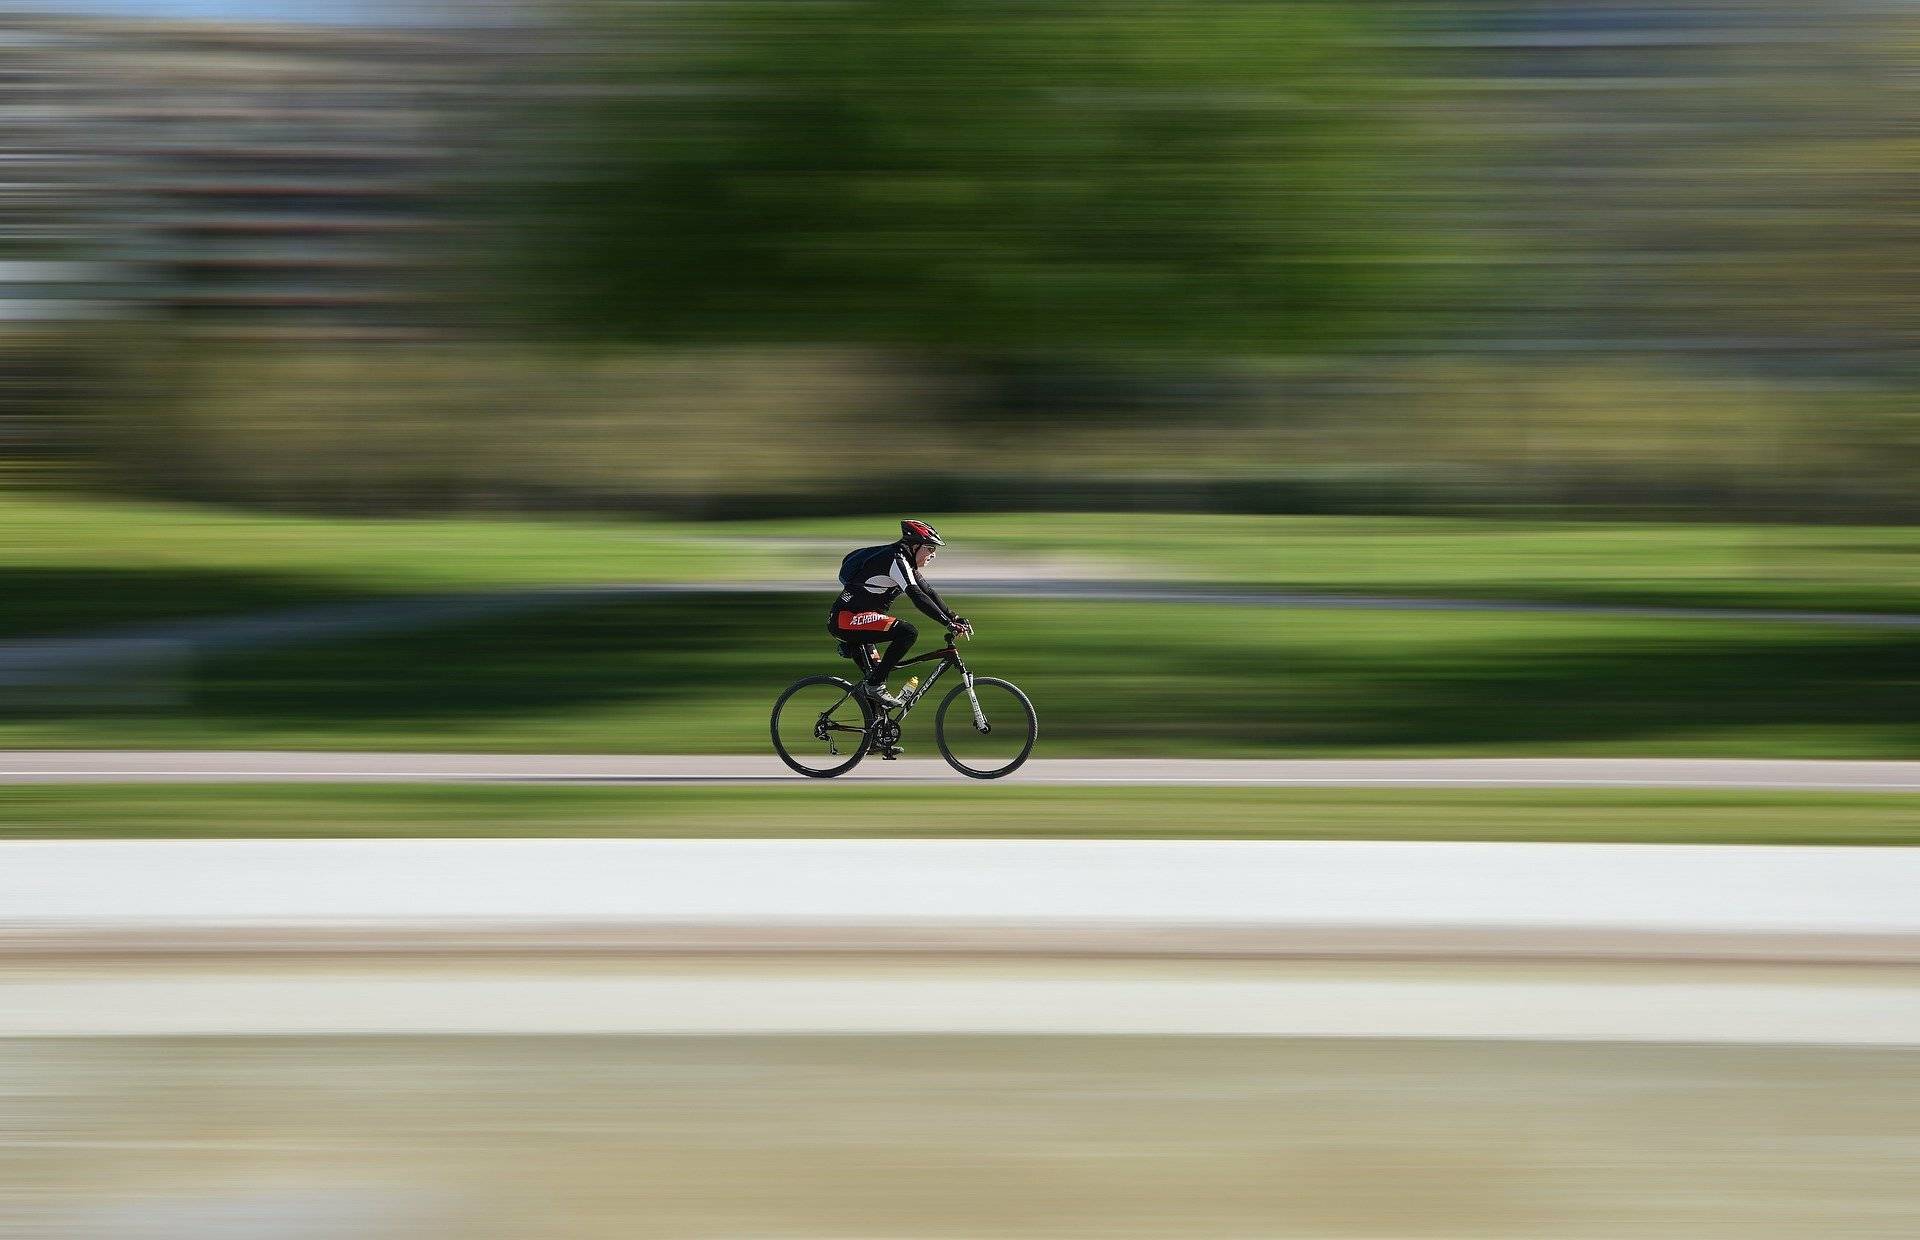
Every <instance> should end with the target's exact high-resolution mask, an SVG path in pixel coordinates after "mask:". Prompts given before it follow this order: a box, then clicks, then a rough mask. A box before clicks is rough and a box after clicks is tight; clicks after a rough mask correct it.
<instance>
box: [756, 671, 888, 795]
mask: <svg viewBox="0 0 1920 1240" xmlns="http://www.w3.org/2000/svg"><path fill="white" fill-rule="evenodd" d="M772 727H773V745H774V751H775V752H776V753H778V754H779V755H780V758H781V760H782V761H784V762H785V763H786V764H787V765H788V766H790V767H792V768H793V769H794V770H796V771H799V772H800V773H802V774H804V775H816V776H828V775H838V774H840V773H841V772H843V771H846V770H850V769H851V768H852V767H853V766H854V764H855V763H857V762H859V761H860V759H861V757H863V756H864V755H865V753H866V733H867V727H866V721H865V717H864V715H863V713H862V711H861V709H860V704H859V703H858V702H857V701H855V700H854V698H853V696H852V694H851V693H850V692H849V691H848V688H847V686H846V685H845V683H844V682H842V681H838V680H835V679H833V678H831V677H825V676H816V677H810V678H808V679H806V680H803V681H801V682H799V683H798V684H796V685H794V686H793V687H792V688H790V689H788V690H787V691H786V693H784V694H783V695H781V698H780V700H779V702H778V703H776V704H775V706H774V712H773V721H772ZM842 735H845V736H847V737H848V738H849V739H848V742H847V743H845V744H843V743H842V742H841V740H840V737H841V736H842Z"/></svg>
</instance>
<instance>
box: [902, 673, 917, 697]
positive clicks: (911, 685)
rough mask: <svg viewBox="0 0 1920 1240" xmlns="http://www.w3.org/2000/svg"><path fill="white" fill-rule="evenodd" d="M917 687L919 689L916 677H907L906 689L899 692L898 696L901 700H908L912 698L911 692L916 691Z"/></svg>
mask: <svg viewBox="0 0 1920 1240" xmlns="http://www.w3.org/2000/svg"><path fill="white" fill-rule="evenodd" d="M919 687H920V678H919V677H918V676H909V677H907V687H906V688H905V689H903V690H901V691H900V696H901V697H903V698H910V697H912V696H913V691H914V690H915V689H918V688H919Z"/></svg>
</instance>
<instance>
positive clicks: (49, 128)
mask: <svg viewBox="0 0 1920 1240" xmlns="http://www.w3.org/2000/svg"><path fill="white" fill-rule="evenodd" d="M4 37H5V39H6V41H7V42H6V47H7V48H8V50H9V52H10V53H11V58H12V60H13V61H14V64H15V66H16V69H15V72H14V73H12V74H10V75H9V80H8V85H9V86H10V87H12V88H13V89H14V90H16V91H30V92H32V93H33V95H34V98H35V102H34V103H33V104H32V105H31V106H30V107H28V106H20V107H15V108H13V109H11V110H10V112H9V114H8V117H7V118H6V120H4V121H0V124H9V133H8V137H9V138H11V137H12V136H13V132H14V131H16V130H25V131H30V142H29V143H27V144H23V145H22V146H20V147H14V146H12V145H11V144H10V145H9V149H10V150H11V149H23V150H27V151H29V152H30V155H29V156H27V157H25V158H23V159H22V160H19V161H16V160H13V159H12V158H11V157H10V159H9V162H10V163H11V164H12V165H13V166H12V167H11V168H9V169H8V171H7V172H6V173H5V182H6V184H5V187H4V191H0V192H3V193H4V196H5V199H6V202H7V210H8V214H7V216H6V217H5V218H6V220H7V224H6V227H7V229H8V233H9V236H10V238H12V239H13V243H14V245H15V246H16V248H17V249H18V250H19V251H20V252H21V253H22V254H27V255H33V256H35V258H36V259H38V260H39V261H38V263H37V265H36V266H34V267H33V268H32V271H31V272H28V271H27V269H26V268H21V269H20V271H21V272H22V273H23V274H32V275H34V276H35V279H34V281H32V283H34V284H35V286H36V288H37V290H38V292H39V293H42V294H44V293H46V292H47V291H48V290H47V289H46V288H45V285H46V283H47V281H48V280H49V279H52V278H54V274H55V269H54V268H53V267H50V266H49V265H48V262H47V261H46V256H47V255H51V254H58V255H60V256H61V257H62V258H63V259H77V258H81V257H84V258H85V259H86V260H87V261H88V262H89V263H91V264H92V266H90V267H79V268H73V269H71V270H70V271H68V272H67V274H68V275H69V276H77V277H82V278H86V279H88V280H89V281H101V280H106V279H107V278H108V277H107V274H106V273H108V272H111V273H113V276H112V284H113V285H114V292H115V294H116V296H117V297H118V298H119V299H120V300H121V301H122V302H123V304H125V305H126V306H128V307H129V308H131V309H132V310H133V311H135V312H136V313H139V314H142V315H151V316H159V317H165V318H168V319H171V320H174V321H177V322H178V323H180V324H183V325H187V326H190V327H193V328H196V329H203V330H209V331H214V332H218V333H221V334H227V333H233V332H242V333H246V334H262V333H264V334H275V335H278V334H297V335H310V334H320V335H363V334H376V335H390V334H396V333H412V332H421V331H432V330H435V329H437V328H441V327H444V326H445V317H446V314H445V308H444V306H442V305H440V304H438V300H439V299H438V298H437V297H436V292H437V290H438V289H439V288H440V287H441V286H442V284H443V282H444V281H443V277H444V274H445V270H446V264H447V263H448V261H449V257H450V255H451V254H452V253H453V251H454V250H455V249H456V246H455V244H454V240H453V236H452V233H453V231H454V220H455V217H456V215H457V209H456V208H457V203H456V201H455V199H454V196H453V195H452V194H450V192H449V188H448V187H449V182H450V179H451V177H452V175H453V170H454V168H455V167H456V165H457V162H458V160H459V158H460V149H461V145H462V136H461V135H462V134H463V133H471V132H473V128H472V127H471V126H472V124H473V122H474V115H475V112H476V109H475V107H474V106H473V105H474V96H475V92H476V90H477V89H478V85H479V81H480V80H481V79H482V78H483V77H484V74H483V73H482V72H481V71H480V66H481V65H482V64H483V63H484V62H485V61H486V58H487V56H488V55H489V49H487V48H486V47H485V46H483V45H482V44H481V42H480V40H481V39H482V38H483V37H484V36H482V35H478V34H432V33H417V32H406V31H395V30H390V29H381V30H374V29H368V30H359V29H353V30H344V29H334V28H321V27H280V26H265V25H209V24H198V23H186V22H162V21H140V22H132V21H95V20H65V19H56V18H38V19H33V18H15V19H13V20H12V21H11V22H9V23H8V25H7V28H6V29H5V31H4ZM6 270H7V269H6V268H0V278H4V277H5V273H6ZM63 270H64V269H63ZM69 291H77V290H69ZM22 300H23V301H24V300H25V299H24V298H22ZM87 300H88V299H86V298H81V297H79V296H74V297H71V298H67V299H65V304H61V299H58V298H56V299H54V301H53V303H52V304H44V303H46V302H47V299H46V298H45V297H41V301H42V303H43V304H42V305H41V306H40V307H39V309H38V313H41V314H46V315H55V316H59V315H62V314H65V315H67V316H69V317H81V316H83V315H84V314H85V313H86V312H87V309H86V306H85V305H84V304H83V303H84V302H86V301H87Z"/></svg>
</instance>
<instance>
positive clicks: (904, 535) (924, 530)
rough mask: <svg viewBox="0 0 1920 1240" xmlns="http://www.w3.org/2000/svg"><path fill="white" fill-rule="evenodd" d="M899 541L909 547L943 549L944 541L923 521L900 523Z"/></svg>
mask: <svg viewBox="0 0 1920 1240" xmlns="http://www.w3.org/2000/svg"><path fill="white" fill-rule="evenodd" d="M900 541H901V542H903V543H905V544H906V545H907V546H909V547H944V546H946V545H947V544H946V541H945V540H944V539H942V538H941V537H940V535H939V532H938V531H936V530H935V529H934V528H933V527H932V526H931V525H928V524H927V523H926V522H925V521H902V522H901V523H900Z"/></svg>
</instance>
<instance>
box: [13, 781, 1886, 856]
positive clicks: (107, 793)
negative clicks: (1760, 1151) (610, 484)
mask: <svg viewBox="0 0 1920 1240" xmlns="http://www.w3.org/2000/svg"><path fill="white" fill-rule="evenodd" d="M955 778H956V780H957V779H958V777H957V776H956V777H955ZM1914 807H1915V801H1914V799H1913V798H1912V797H1903V796H1897V795H1883V794H1863V793H1847V794H1814V793H1760V792H1692V791H1688V792H1670V791H1635V790H1612V789H1581V790H1564V791H1563V790H1555V791H1520V790H1472V791H1455V790H1409V789H1389V790H1384V791H1383V790H1379V789H1337V788H1332V789H1326V788H1208V787H1179V788H1155V787H1130V788H1126V789H1112V788H1070V787H1024V786H1022V785H1020V784H1019V783H1017V782H1010V783H1006V784H995V785H986V786H981V785H974V784H968V785H966V786H960V785H958V784H956V785H955V786H954V787H950V788H949V787H942V786H938V785H907V786H902V785H898V784H895V785H891V786H887V785H874V784H868V785H860V784H858V783H837V784H815V783H807V782H804V781H801V780H800V779H799V777H797V776H796V777H795V781H794V783H793V784H792V785H791V786H787V787H773V786H764V785H762V786H750V787H711V786H709V787H688V786H675V785H647V786H626V787H605V786H593V787H578V786H556V785H537V786H527V785H384V786H376V785H301V786H285V785H239V786H197V785H92V786H86V785H52V786H47V785H42V786H15V787H0V810H4V813H0V821H4V823H5V824H6V825H5V826H4V827H0V838H14V839H28V838H86V837H148V838H173V837H182V838H185V837H240V836H247V837H279V838H307V837H321V838H324V837H369V836H374V837H377V836H538V835H561V836H649V837H710V838H724V837H740V838H748V837H776V836H780V837H807V836H817V837H823V838H824V837H834V838H844V837H948V838H965V837H973V836H994V837H1013V838H1020V837H1027V838H1062V839H1080V838H1086V839H1095V838H1098V839H1108V838H1112V839H1129V838H1140V839H1148V838H1155V839H1158V838H1198V839H1210V838H1219V839H1405V840H1560V841H1592V842H1602V843H1607V842H1618V843H1698V844H1855V845H1860V844H1878V845H1911V844H1916V843H1920V814H1916V813H1915V812H1914Z"/></svg>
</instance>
